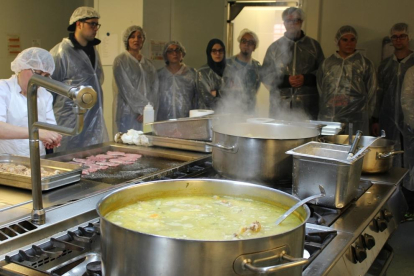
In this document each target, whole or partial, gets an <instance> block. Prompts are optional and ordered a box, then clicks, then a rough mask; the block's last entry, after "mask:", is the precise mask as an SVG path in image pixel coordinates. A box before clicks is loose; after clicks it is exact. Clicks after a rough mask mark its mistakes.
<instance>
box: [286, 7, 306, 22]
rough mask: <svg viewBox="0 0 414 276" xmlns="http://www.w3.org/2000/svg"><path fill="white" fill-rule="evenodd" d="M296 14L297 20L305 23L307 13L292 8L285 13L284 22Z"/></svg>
mask: <svg viewBox="0 0 414 276" xmlns="http://www.w3.org/2000/svg"><path fill="white" fill-rule="evenodd" d="M293 13H296V14H297V15H298V17H297V19H300V20H302V21H305V12H304V11H303V10H302V9H300V8H295V7H290V8H287V9H286V10H284V11H283V13H282V20H283V21H285V18H286V16H288V15H291V14H293Z"/></svg>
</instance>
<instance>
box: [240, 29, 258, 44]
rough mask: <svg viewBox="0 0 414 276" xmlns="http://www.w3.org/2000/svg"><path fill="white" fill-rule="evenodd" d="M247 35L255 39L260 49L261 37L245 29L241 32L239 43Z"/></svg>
mask: <svg viewBox="0 0 414 276" xmlns="http://www.w3.org/2000/svg"><path fill="white" fill-rule="evenodd" d="M245 34H249V35H251V36H252V37H253V39H254V41H255V42H256V48H257V47H259V37H258V36H257V34H256V33H255V32H253V31H250V30H249V29H243V30H241V32H240V34H239V36H238V37H237V41H238V42H239V43H240V41H241V39H242V37H243V36H244V35H245Z"/></svg>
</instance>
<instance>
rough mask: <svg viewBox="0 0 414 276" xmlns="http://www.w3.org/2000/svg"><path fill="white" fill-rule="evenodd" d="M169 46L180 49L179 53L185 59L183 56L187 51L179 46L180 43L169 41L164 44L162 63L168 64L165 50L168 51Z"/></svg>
mask: <svg viewBox="0 0 414 276" xmlns="http://www.w3.org/2000/svg"><path fill="white" fill-rule="evenodd" d="M171 45H177V46H178V47H179V48H180V49H181V53H183V58H184V57H185V54H186V53H187V51H186V50H185V48H184V46H183V45H181V43H180V42H178V41H170V42H168V43H167V44H165V46H164V51H163V52H162V55H163V57H164V61H165V62H166V63H167V62H168V59H167V50H168V47H170V46H171Z"/></svg>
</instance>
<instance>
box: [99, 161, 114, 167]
mask: <svg viewBox="0 0 414 276" xmlns="http://www.w3.org/2000/svg"><path fill="white" fill-rule="evenodd" d="M96 164H97V165H101V166H109V167H116V166H119V165H120V164H117V163H112V162H96Z"/></svg>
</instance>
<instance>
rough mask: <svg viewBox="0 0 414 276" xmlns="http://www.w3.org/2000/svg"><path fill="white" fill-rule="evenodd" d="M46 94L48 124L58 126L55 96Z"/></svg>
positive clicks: (46, 92)
mask: <svg viewBox="0 0 414 276" xmlns="http://www.w3.org/2000/svg"><path fill="white" fill-rule="evenodd" d="M45 94H46V123H49V124H54V125H56V119H55V114H54V113H53V96H52V94H50V92H48V91H46V90H45Z"/></svg>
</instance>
